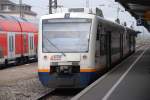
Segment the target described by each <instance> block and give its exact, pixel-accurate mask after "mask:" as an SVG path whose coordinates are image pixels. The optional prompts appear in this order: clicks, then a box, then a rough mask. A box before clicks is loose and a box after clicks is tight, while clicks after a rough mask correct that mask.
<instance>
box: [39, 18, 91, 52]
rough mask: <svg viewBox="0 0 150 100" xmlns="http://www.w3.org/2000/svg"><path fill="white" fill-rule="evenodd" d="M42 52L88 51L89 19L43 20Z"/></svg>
mask: <svg viewBox="0 0 150 100" xmlns="http://www.w3.org/2000/svg"><path fill="white" fill-rule="evenodd" d="M42 23H43V34H42V40H43V41H42V44H43V52H46V53H47V52H51V53H58V52H62V53H68V52H69V53H78V52H88V44H89V35H90V28H91V23H92V20H91V19H79V18H78V19H73V18H71V19H51V20H43V22H42Z"/></svg>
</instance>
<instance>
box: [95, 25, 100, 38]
mask: <svg viewBox="0 0 150 100" xmlns="http://www.w3.org/2000/svg"><path fill="white" fill-rule="evenodd" d="M100 33H101V25H100V24H98V26H97V35H96V40H99V39H100Z"/></svg>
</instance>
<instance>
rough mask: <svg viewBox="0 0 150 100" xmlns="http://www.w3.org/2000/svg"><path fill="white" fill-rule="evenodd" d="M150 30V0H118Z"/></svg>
mask: <svg viewBox="0 0 150 100" xmlns="http://www.w3.org/2000/svg"><path fill="white" fill-rule="evenodd" d="M116 1H117V2H119V3H120V4H121V5H123V6H124V7H125V9H126V10H127V11H129V12H130V13H131V15H132V16H134V17H135V18H136V19H137V22H140V24H141V25H144V26H145V27H146V28H147V29H148V30H149V31H150V0H116Z"/></svg>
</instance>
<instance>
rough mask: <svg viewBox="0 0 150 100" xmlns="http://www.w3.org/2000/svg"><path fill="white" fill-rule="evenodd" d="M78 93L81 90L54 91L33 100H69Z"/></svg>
mask: <svg viewBox="0 0 150 100" xmlns="http://www.w3.org/2000/svg"><path fill="white" fill-rule="evenodd" d="M80 91H81V89H54V90H52V91H50V92H47V93H45V94H43V95H41V96H40V97H38V98H36V99H35V100H70V99H71V98H72V97H73V96H75V95H76V94H78V93H79V92H80Z"/></svg>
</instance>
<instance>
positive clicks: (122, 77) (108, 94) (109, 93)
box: [102, 48, 148, 100]
mask: <svg viewBox="0 0 150 100" xmlns="http://www.w3.org/2000/svg"><path fill="white" fill-rule="evenodd" d="M147 49H148V48H146V49H145V50H144V51H143V53H141V55H140V56H139V57H138V58H137V59H136V60H135V61H134V62H133V63H132V65H131V66H130V67H129V68H128V69H127V70H126V72H125V73H124V74H123V75H122V76H121V77H120V78H119V80H118V81H117V82H116V84H114V85H113V87H112V88H111V89H110V90H109V91H108V92H107V93H106V95H105V96H104V97H103V98H102V100H107V99H108V98H109V97H110V95H111V94H112V93H113V91H114V90H115V89H116V88H117V86H118V85H119V84H120V83H121V81H122V80H123V79H124V78H125V76H126V75H127V74H128V72H129V71H130V70H131V69H132V68H133V66H134V65H135V64H136V63H137V62H138V61H139V60H140V58H141V57H142V56H143V55H144V53H145V52H146V51H147Z"/></svg>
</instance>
